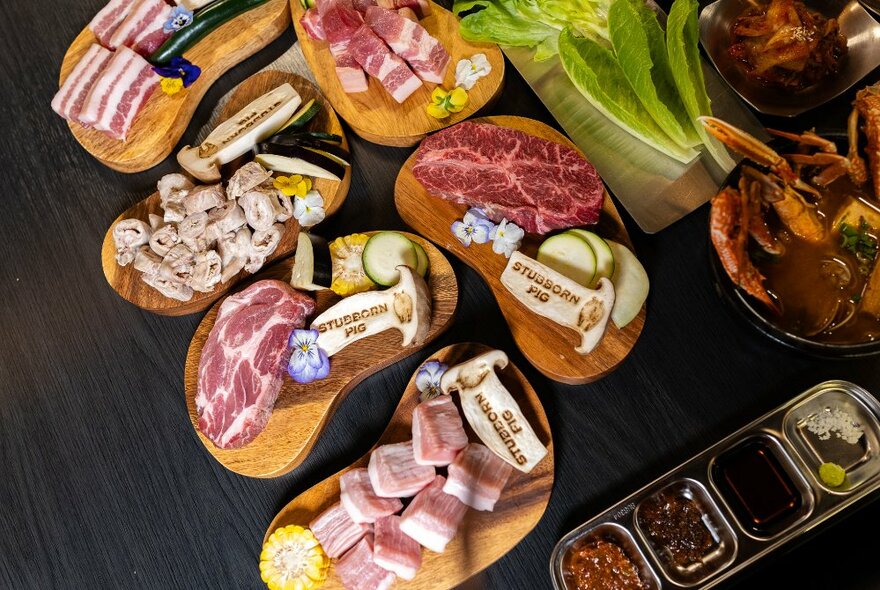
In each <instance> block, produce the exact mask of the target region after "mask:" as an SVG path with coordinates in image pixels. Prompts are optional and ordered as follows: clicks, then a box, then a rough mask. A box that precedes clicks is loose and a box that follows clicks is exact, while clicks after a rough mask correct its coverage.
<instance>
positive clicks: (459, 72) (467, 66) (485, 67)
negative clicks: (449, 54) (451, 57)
mask: <svg viewBox="0 0 880 590" xmlns="http://www.w3.org/2000/svg"><path fill="white" fill-rule="evenodd" d="M491 71H492V66H491V65H490V64H489V60H488V59H486V54H484V53H477V54H476V55H472V56H471V58H470V59H462V60H460V61H459V62H458V64H456V66H455V85H456V86H461V87H462V88H464V89H465V90H470V89H471V88H473V87H474V84H476V83H477V80H479V79H480V78H482V77H483V76H487V75H488V74H489V72H491Z"/></svg>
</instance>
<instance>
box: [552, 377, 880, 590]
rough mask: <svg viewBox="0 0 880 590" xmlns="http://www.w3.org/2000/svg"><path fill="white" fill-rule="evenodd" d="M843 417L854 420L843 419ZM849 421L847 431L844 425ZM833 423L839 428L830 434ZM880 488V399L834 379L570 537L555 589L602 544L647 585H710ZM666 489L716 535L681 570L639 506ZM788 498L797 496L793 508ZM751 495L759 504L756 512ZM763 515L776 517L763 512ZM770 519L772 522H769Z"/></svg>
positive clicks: (560, 548)
mask: <svg viewBox="0 0 880 590" xmlns="http://www.w3.org/2000/svg"><path fill="white" fill-rule="evenodd" d="M836 410H837V411H836ZM840 412H843V413H844V414H841V413H840ZM841 416H845V417H847V419H846V420H843V421H842V422H841ZM835 419H837V420H838V421H837V422H835V421H834V420H835ZM841 423H843V424H844V427H838V426H839V425H840V424H841ZM829 425H832V426H833V428H832V429H830V430H829ZM834 425H838V426H834ZM859 430H861V435H858V431H859ZM740 456H742V457H745V459H742V460H741V459H740ZM756 457H757V458H758V459H754V458H756ZM753 459H754V461H753ZM757 461H762V462H763V463H760V464H759V463H757ZM823 463H835V464H838V465H840V466H841V467H843V468H844V469H845V470H846V477H845V480H844V482H843V483H842V484H841V485H839V486H831V485H829V484H828V483H826V482H824V481H823V479H822V478H821V477H820V475H819V472H818V471H819V467H820V466H821V465H822V464H823ZM736 474H739V475H740V476H741V475H742V474H751V475H747V477H752V478H753V480H752V481H751V482H746V483H749V484H750V485H752V486H757V485H758V484H759V483H763V484H765V485H774V486H777V487H778V489H777V490H776V492H778V493H777V495H778V496H779V497H780V502H781V503H780V506H784V510H780V511H778V513H774V512H772V510H773V509H774V508H773V507H772V506H759V505H758V503H760V502H763V501H764V499H765V497H771V496H772V495H773V494H770V493H768V494H766V496H765V495H762V494H761V493H756V492H755V490H749V489H747V488H746V487H745V486H743V485H741V484H742V483H743V482H742V481H738V480H737V479H736V477H735V476H736ZM774 477H775V478H776V479H773V478H774ZM767 482H770V484H767ZM878 489H880V402H878V401H877V399H876V398H875V397H874V396H872V395H871V394H870V393H868V392H867V391H865V390H864V389H862V388H861V387H859V386H857V385H854V384H852V383H849V382H846V381H827V382H825V383H821V384H819V385H817V386H815V387H813V388H812V389H810V390H808V391H805V392H804V393H802V394H801V395H799V396H797V397H796V398H794V399H793V400H791V401H789V402H788V403H786V404H783V405H782V406H780V407H778V408H776V409H775V410H773V411H771V412H769V413H767V414H765V415H764V416H762V417H760V418H758V419H757V420H755V421H754V422H752V423H751V424H749V425H747V426H745V427H743V428H741V429H740V430H738V431H736V432H735V433H733V434H731V435H730V436H728V437H726V438H725V439H723V440H721V441H719V442H718V443H716V444H715V445H713V446H711V447H709V448H708V449H706V450H704V451H703V452H701V453H700V454H698V455H696V456H695V457H693V458H692V459H690V460H689V461H686V462H685V463H683V464H681V465H679V466H678V467H676V468H675V469H673V470H671V471H669V472H668V473H666V474H665V475H663V476H662V477H660V478H658V479H657V480H655V481H653V482H652V483H650V484H648V485H646V486H645V487H643V488H642V489H640V490H638V491H637V492H635V493H633V494H631V495H630V496H628V497H627V498H625V499H624V500H622V501H620V502H618V503H617V504H615V505H614V506H612V507H611V508H609V509H608V510H606V511H604V512H602V513H601V514H599V515H597V516H596V517H594V518H592V519H590V520H589V521H587V522H586V523H584V524H583V525H581V526H579V527H577V528H576V529H574V530H573V531H571V532H569V533H568V534H567V535H565V536H564V537H563V538H562V539H560V541H559V542H558V543H557V544H556V547H555V548H554V550H553V554H552V556H551V558H550V573H551V577H552V579H553V585H554V587H555V588H557V589H558V590H563V589H567V588H571V587H573V586H569V585H567V582H566V579H567V575H566V570H565V565H566V557H567V556H568V554H569V551H571V550H572V549H575V550H576V549H578V548H581V547H583V546H584V544H585V543H589V542H591V541H595V540H598V539H603V540H605V541H610V542H612V543H615V544H617V545H618V546H619V547H620V548H621V549H622V550H623V552H624V553H625V554H626V556H627V557H628V558H629V559H630V560H631V561H632V563H633V564H634V567H635V569H636V570H637V571H638V572H639V576H640V577H641V578H642V581H643V583H644V585H645V587H646V588H657V587H661V588H689V587H694V586H699V587H701V588H712V587H714V586H716V585H718V584H720V583H721V582H723V581H725V580H728V579H729V578H731V577H732V576H734V575H736V574H737V573H739V572H741V571H743V570H745V569H746V568H748V567H749V566H750V565H752V564H753V563H755V562H756V561H757V560H758V559H760V558H762V557H764V556H765V555H767V554H769V553H770V552H772V551H774V550H776V549H778V548H779V547H781V546H783V545H785V544H786V543H789V542H791V541H793V540H794V539H796V538H798V537H801V536H803V535H805V534H806V533H808V532H810V531H813V530H814V529H816V528H817V527H819V526H820V525H822V524H825V523H827V522H828V521H830V520H831V519H832V518H834V517H835V516H836V515H838V514H840V513H841V512H843V511H845V510H847V509H849V508H851V507H852V506H853V505H855V504H857V503H859V502H861V501H864V500H865V499H866V498H867V497H869V496H871V495H873V494H875V492H877V490H878ZM768 491H770V490H769V489H768ZM661 492H664V493H665V494H667V495H666V496H664V497H665V498H668V497H669V494H672V495H676V496H677V497H680V498H683V499H685V500H686V501H687V505H688V507H689V508H693V507H696V508H698V509H699V514H700V515H701V517H700V519H699V521H700V523H701V524H702V526H704V527H705V529H706V530H707V531H708V534H709V535H710V540H709V541H708V543H709V546H708V547H707V548H706V549H705V550H704V551H703V553H702V554H701V555H702V557H701V558H700V559H699V560H697V561H691V562H688V563H687V564H675V563H674V561H675V560H674V559H672V557H671V556H672V555H673V553H672V552H670V551H669V550H668V549H666V550H665V549H664V548H663V547H662V546H658V542H659V541H658V539H657V538H654V539H652V538H651V535H650V533H649V532H648V531H646V530H645V523H644V522H643V519H642V518H640V517H639V513H640V509H643V503H644V502H645V501H646V500H649V499H651V498H654V497H655V496H657V495H658V494H660V493H661ZM750 493H751V496H750ZM786 494H788V495H790V502H788V503H787V504H786V503H785V502H786V498H788V496H786ZM750 497H752V498H759V500H757V501H756V502H757V503H753V504H751V505H749V498H750ZM764 508H766V509H767V510H769V512H767V513H766V514H762V513H761V510H762V509H764ZM764 516H767V519H768V520H767V522H763V521H762V520H761V519H762V518H763V517H764ZM670 522H672V521H670ZM648 524H650V523H648ZM703 538H704V540H705V536H704V537H703Z"/></svg>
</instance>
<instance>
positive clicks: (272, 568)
mask: <svg viewBox="0 0 880 590" xmlns="http://www.w3.org/2000/svg"><path fill="white" fill-rule="evenodd" d="M329 567H330V558H329V557H327V554H326V553H324V549H323V548H322V547H321V544H320V543H319V542H318V539H316V538H315V535H314V534H313V533H312V531H310V530H309V529H304V528H303V527H301V526H296V525H288V526H285V527H281V528H279V529H278V530H276V531H275V532H274V533H272V535H271V536H270V537H269V538H268V539H267V540H266V543H265V544H264V545H263V551H262V552H261V553H260V577H261V578H262V579H263V582H265V583H266V585H267V586H268V587H269V588H270V590H311V589H314V588H318V587H320V586H321V585H322V584H323V583H324V580H326V579H327V568H329Z"/></svg>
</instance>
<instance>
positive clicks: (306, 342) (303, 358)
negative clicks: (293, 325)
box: [287, 330, 330, 383]
mask: <svg viewBox="0 0 880 590" xmlns="http://www.w3.org/2000/svg"><path fill="white" fill-rule="evenodd" d="M287 343H288V345H290V347H291V348H292V349H293V350H292V352H291V355H290V361H289V362H288V363H287V372H288V373H289V374H290V377H291V378H292V379H293V380H294V381H296V382H297V383H311V382H312V381H317V380H319V379H324V378H325V377H327V375H329V374H330V359H329V357H327V353H326V352H324V351H323V350H321V349H320V348H319V347H318V331H317V330H294V331H293V332H291V334H290V339H289V340H288V341H287Z"/></svg>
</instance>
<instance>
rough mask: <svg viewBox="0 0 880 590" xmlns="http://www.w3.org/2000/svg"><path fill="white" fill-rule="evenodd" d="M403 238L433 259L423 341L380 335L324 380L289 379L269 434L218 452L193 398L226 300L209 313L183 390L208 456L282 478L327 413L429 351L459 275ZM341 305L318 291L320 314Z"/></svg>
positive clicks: (273, 275) (269, 274)
mask: <svg viewBox="0 0 880 590" xmlns="http://www.w3.org/2000/svg"><path fill="white" fill-rule="evenodd" d="M369 233H375V232H368V234H369ZM401 233H403V232H401ZM404 235H405V236H407V237H408V238H410V239H411V240H413V241H415V242H418V243H419V244H421V245H422V246H423V247H424V248H425V252H427V254H428V259H429V261H430V268H429V269H428V276H426V277H425V278H426V280H427V282H428V287H429V288H430V290H431V295H432V298H433V301H432V310H431V328H430V330H429V332H428V336H427V338H426V339H425V341H424V342H423V343H422V344H419V345H410V346H407V347H406V348H403V347H402V346H401V341H402V339H401V336H400V333H399V332H397V331H395V330H391V331H387V332H382V333H380V334H375V335H373V336H370V337H368V338H364V339H363V340H359V341H357V342H355V343H354V344H351V345H349V346H347V347H346V348H345V349H343V350H342V351H340V352H339V353H337V354H336V355H334V356H332V357H330V375H329V377H327V378H326V379H322V380H320V381H315V382H313V383H309V384H307V385H303V384H299V383H295V382H294V381H293V380H292V379H289V378H287V377H285V379H284V385H283V386H282V387H281V392H280V394H279V395H278V401H277V402H275V409H274V410H273V412H272V417H271V418H270V419H269V423H268V424H267V425H266V428H265V430H263V432H262V433H260V435H259V436H257V438H255V439H254V440H253V441H252V442H251V443H250V444H249V445H247V446H245V447H242V448H240V449H220V448H218V447H216V446H215V445H214V443H212V442H211V441H210V440H209V439H208V438H206V437H205V436H204V435H203V434H202V433H201V432H200V431H199V429H198V421H199V417H198V413H197V412H196V402H195V398H196V393H197V391H198V374H199V360H200V359H201V356H202V347H203V346H204V345H205V341H206V340H207V339H208V334H209V333H210V331H211V328H212V327H213V326H214V320H215V319H216V318H217V312H218V310H219V308H220V304H221V303H222V301H219V302H217V304H216V305H214V307H212V308H211V310H210V311H208V313H207V314H206V315H205V317H204V318H203V319H202V321H201V323H200V324H199V327H198V328H197V329H196V333H195V335H194V336H193V339H192V342H191V343H190V345H189V351H188V352H187V355H186V367H185V369H184V390H185V393H186V405H187V408H189V417H190V420H191V422H192V425H193V428H194V429H195V430H196V433H197V434H198V436H199V439H200V440H201V441H202V444H204V445H205V448H206V449H208V452H210V453H211V454H212V455H213V456H214V458H215V459H217V460H218V461H219V462H220V463H221V464H222V465H223V466H224V467H226V468H227V469H230V470H231V471H235V472H236V473H240V474H242V475H248V476H250V477H277V476H279V475H284V474H285V473H287V472H289V471H291V470H292V469H294V468H295V467H297V466H298V465H299V464H300V463H302V462H303V460H304V459H305V458H306V456H307V455H308V453H309V451H310V450H311V449H312V446H314V444H315V441H317V440H318V437H319V436H320V435H321V433H322V432H323V431H324V428H325V427H326V425H327V421H328V420H329V419H330V416H332V415H333V412H335V411H336V408H337V406H338V405H339V404H340V403H341V402H342V401H343V400H344V399H345V397H346V396H347V395H348V393H349V392H350V391H351V390H352V389H354V387H355V386H356V385H357V384H358V383H360V382H361V381H363V380H364V379H366V378H367V377H369V376H370V375H372V374H373V373H376V372H377V371H380V370H382V369H384V368H385V367H387V366H389V365H392V364H394V363H396V362H397V361H399V360H401V359H404V358H406V357H408V356H409V355H411V354H413V353H414V352H416V351H418V350H420V349H422V348H424V347H425V346H427V345H428V344H429V343H431V342H432V341H433V340H434V339H435V338H437V336H439V335H440V334H442V333H443V332H444V331H445V330H446V329H447V328H449V326H450V325H451V324H452V318H453V316H454V315H455V309H456V306H457V305H458V283H457V282H456V279H455V273H454V272H453V270H452V267H451V266H450V265H449V261H448V260H446V257H445V256H443V253H442V252H440V250H438V249H437V248H436V247H435V246H434V245H433V244H431V243H430V242H428V241H427V240H425V239H424V238H421V237H419V236H416V235H413V234H407V233H404ZM292 266H293V260H292V257H291V258H288V259H287V260H284V261H282V262H279V263H278V264H276V265H275V266H273V267H271V268H269V269H266V270H265V271H263V272H260V273H258V276H257V277H256V278H255V280H259V279H279V280H282V281H289V280H290V271H291V268H292ZM249 282H253V281H249ZM339 300H340V299H339V297H337V296H336V295H335V294H334V293H333V292H332V291H330V290H329V289H325V290H323V291H319V292H318V293H317V302H318V306H317V310H316V311H315V317H317V315H318V314H320V313H323V312H324V311H325V310H326V309H328V308H329V307H330V306H332V305H333V304H335V303H336V302H338V301H339ZM311 319H312V318H309V321H311Z"/></svg>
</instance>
